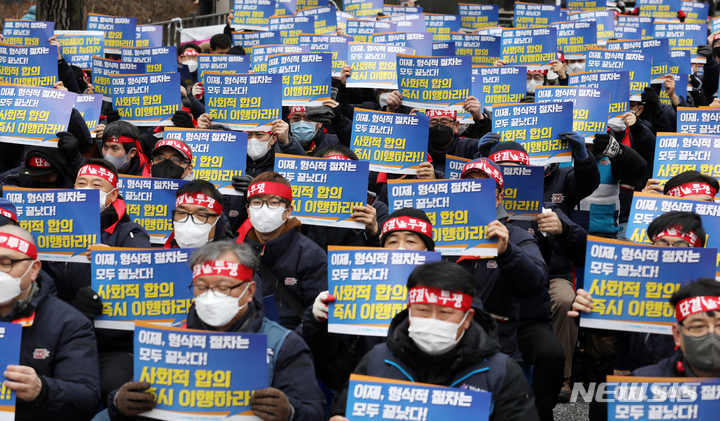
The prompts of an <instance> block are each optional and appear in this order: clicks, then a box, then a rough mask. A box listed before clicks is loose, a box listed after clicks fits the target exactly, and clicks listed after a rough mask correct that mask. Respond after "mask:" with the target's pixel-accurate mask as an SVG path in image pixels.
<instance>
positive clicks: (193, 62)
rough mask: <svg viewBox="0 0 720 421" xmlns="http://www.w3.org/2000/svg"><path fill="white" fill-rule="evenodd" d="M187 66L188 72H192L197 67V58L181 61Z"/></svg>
mask: <svg viewBox="0 0 720 421" xmlns="http://www.w3.org/2000/svg"><path fill="white" fill-rule="evenodd" d="M183 64H184V65H186V66H187V67H188V70H190V73H192V72H194V71H195V70H197V68H198V61H197V60H188V61H186V62H184V63H183Z"/></svg>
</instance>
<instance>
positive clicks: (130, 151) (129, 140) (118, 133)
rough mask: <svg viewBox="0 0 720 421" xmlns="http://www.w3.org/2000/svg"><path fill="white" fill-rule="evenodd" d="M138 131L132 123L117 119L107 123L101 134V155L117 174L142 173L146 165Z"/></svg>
mask: <svg viewBox="0 0 720 421" xmlns="http://www.w3.org/2000/svg"><path fill="white" fill-rule="evenodd" d="M139 138H140V131H139V130H138V129H137V127H135V126H134V125H133V124H132V123H128V122H127V121H122V120H118V121H116V122H114V123H112V124H109V125H108V126H107V127H105V129H104V130H103V134H102V156H103V159H105V160H106V161H108V162H111V163H112V164H113V165H114V166H115V168H117V171H118V173H119V174H127V175H142V174H143V171H144V170H145V167H146V166H147V165H148V159H147V156H145V154H144V153H143V150H142V146H141V145H140V141H139V140H138V139H139Z"/></svg>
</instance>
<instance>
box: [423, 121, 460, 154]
mask: <svg viewBox="0 0 720 421" xmlns="http://www.w3.org/2000/svg"><path fill="white" fill-rule="evenodd" d="M453 137H455V132H454V131H453V129H452V127H448V126H443V125H442V124H438V125H436V126H433V127H430V135H429V139H430V144H431V145H432V147H433V148H435V149H442V148H443V147H444V146H445V145H447V144H448V143H450V141H452V140H453Z"/></svg>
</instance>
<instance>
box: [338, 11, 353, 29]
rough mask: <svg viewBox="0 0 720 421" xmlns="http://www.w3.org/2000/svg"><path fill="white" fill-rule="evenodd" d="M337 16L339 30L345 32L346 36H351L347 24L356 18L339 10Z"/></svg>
mask: <svg viewBox="0 0 720 421" xmlns="http://www.w3.org/2000/svg"><path fill="white" fill-rule="evenodd" d="M335 15H336V16H337V23H338V28H339V29H342V30H343V31H345V34H346V35H350V34H348V33H347V22H348V19H352V18H353V17H354V16H353V15H351V14H350V13H345V12H342V11H340V10H338V11H337V12H336V13H335Z"/></svg>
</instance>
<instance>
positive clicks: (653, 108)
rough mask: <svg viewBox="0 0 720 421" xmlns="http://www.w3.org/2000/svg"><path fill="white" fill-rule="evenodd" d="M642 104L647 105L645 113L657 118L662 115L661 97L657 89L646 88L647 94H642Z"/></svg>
mask: <svg viewBox="0 0 720 421" xmlns="http://www.w3.org/2000/svg"><path fill="white" fill-rule="evenodd" d="M641 97H642V102H643V104H644V105H645V111H647V112H648V114H649V115H650V116H652V117H655V116H657V115H658V114H659V113H660V109H659V108H658V104H659V103H660V97H659V96H658V94H657V92H655V89H653V88H651V87H649V86H648V87H647V88H645V92H643V93H642V96H641Z"/></svg>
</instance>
